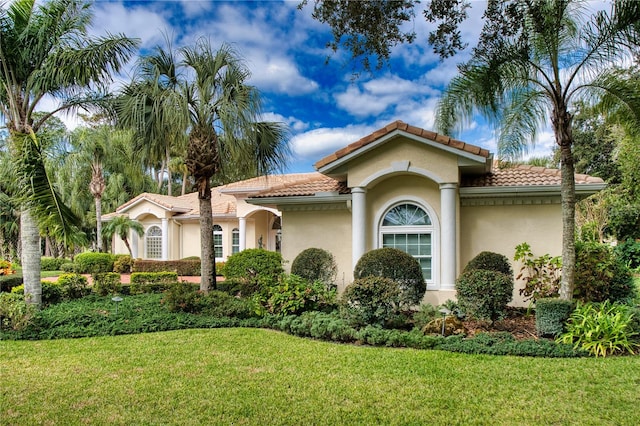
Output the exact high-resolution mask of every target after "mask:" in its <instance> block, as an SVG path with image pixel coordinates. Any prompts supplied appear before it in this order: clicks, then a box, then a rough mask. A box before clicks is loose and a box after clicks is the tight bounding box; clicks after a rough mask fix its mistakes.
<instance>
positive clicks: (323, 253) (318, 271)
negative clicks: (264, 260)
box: [291, 248, 338, 288]
mask: <svg viewBox="0 0 640 426" xmlns="http://www.w3.org/2000/svg"><path fill="white" fill-rule="evenodd" d="M337 272H338V266H337V265H336V260H335V258H334V257H333V255H332V254H331V253H330V252H328V251H327V250H324V249H320V248H308V249H305V250H303V251H302V252H300V254H298V255H297V256H296V258H295V259H294V260H293V263H292V264H291V273H292V274H295V275H298V276H299V277H302V278H305V279H307V280H309V281H310V282H314V281H320V282H321V283H323V284H324V285H325V286H326V287H327V288H332V287H335V279H336V274H337Z"/></svg>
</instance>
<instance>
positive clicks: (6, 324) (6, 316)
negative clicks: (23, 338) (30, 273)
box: [0, 293, 36, 330]
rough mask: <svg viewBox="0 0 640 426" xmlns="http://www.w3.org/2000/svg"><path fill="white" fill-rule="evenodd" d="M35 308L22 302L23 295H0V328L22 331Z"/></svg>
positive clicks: (29, 320)
mask: <svg viewBox="0 0 640 426" xmlns="http://www.w3.org/2000/svg"><path fill="white" fill-rule="evenodd" d="M35 312H36V307H35V306H34V305H31V304H28V303H26V302H25V300H24V295H20V294H16V293H0V328H9V329H11V330H22V329H24V328H26V327H27V326H28V325H29V324H30V322H31V320H32V318H33V316H34V314H35Z"/></svg>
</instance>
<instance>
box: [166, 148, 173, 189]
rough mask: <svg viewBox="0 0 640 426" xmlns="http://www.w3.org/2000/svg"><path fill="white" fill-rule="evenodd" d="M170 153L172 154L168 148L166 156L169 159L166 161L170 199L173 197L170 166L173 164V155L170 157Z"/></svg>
mask: <svg viewBox="0 0 640 426" xmlns="http://www.w3.org/2000/svg"><path fill="white" fill-rule="evenodd" d="M169 152H170V149H169V146H167V147H166V149H165V155H166V157H167V159H166V163H167V181H168V182H167V195H168V196H169V197H171V195H172V189H171V184H172V182H171V178H172V176H171V166H170V164H171V155H170V153H169Z"/></svg>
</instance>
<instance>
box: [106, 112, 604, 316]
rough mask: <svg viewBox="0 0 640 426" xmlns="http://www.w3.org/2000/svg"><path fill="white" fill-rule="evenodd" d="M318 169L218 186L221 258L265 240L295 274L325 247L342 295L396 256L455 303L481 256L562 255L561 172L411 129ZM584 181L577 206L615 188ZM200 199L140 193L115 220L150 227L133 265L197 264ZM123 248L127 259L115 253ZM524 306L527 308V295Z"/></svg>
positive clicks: (579, 181) (360, 145)
mask: <svg viewBox="0 0 640 426" xmlns="http://www.w3.org/2000/svg"><path fill="white" fill-rule="evenodd" d="M315 168H316V170H317V172H315V173H306V174H291V175H282V176H269V177H263V178H256V179H250V180H247V181H243V182H237V183H234V184H231V185H225V186H222V187H218V188H214V189H213V190H212V194H213V201H212V203H213V208H214V223H216V224H217V228H216V229H217V231H215V232H218V234H216V235H217V236H216V241H217V242H219V243H220V244H217V245H216V255H218V254H220V256H219V257H220V259H224V258H226V256H228V255H230V254H231V253H234V252H237V251H239V250H242V249H244V248H250V247H258V246H260V242H262V247H264V248H266V249H269V250H280V251H281V253H282V255H283V257H284V259H285V260H287V261H289V263H288V265H290V264H291V263H290V262H291V261H293V259H294V258H295V257H296V256H297V255H298V253H300V252H301V251H302V250H304V249H306V248H309V247H318V248H323V249H325V250H328V251H329V252H331V253H332V254H333V255H334V256H335V258H336V260H337V264H338V271H339V272H338V287H339V289H340V290H341V289H344V287H346V285H348V284H349V283H350V282H351V281H352V280H353V267H354V266H355V263H356V262H357V261H358V259H359V258H360V256H362V254H364V253H365V252H367V251H369V250H372V249H375V248H378V247H396V248H399V249H401V250H404V251H407V252H408V253H410V254H412V255H413V256H414V257H415V258H416V259H417V260H418V261H419V262H420V264H421V266H422V270H423V274H424V277H425V280H426V282H427V292H426V295H425V301H426V302H429V303H433V304H440V303H442V302H444V301H446V300H447V299H452V298H455V289H454V285H455V280H456V278H457V276H458V275H459V273H460V271H461V270H462V268H464V266H465V265H466V264H467V262H469V260H471V259H472V258H473V257H474V256H475V255H477V254H478V253H480V252H481V251H485V250H489V251H493V252H497V253H502V254H504V255H505V256H507V257H508V258H510V259H511V258H513V254H514V250H515V247H516V246H517V245H518V244H520V243H522V242H525V241H526V242H528V243H529V244H530V245H531V247H532V249H533V251H534V253H539V254H544V253H550V254H552V255H559V254H560V253H561V247H562V237H561V236H562V219H561V207H560V172H559V171H558V170H555V169H546V168H543V167H533V166H523V165H519V166H513V167H509V168H499V167H498V165H497V163H496V162H495V161H494V158H493V155H492V154H491V153H490V152H489V151H487V150H486V149H482V148H480V147H478V146H474V145H471V144H468V143H465V142H462V141H458V140H455V139H452V138H450V137H448V136H443V135H439V134H436V133H434V132H430V131H427V130H424V129H420V128H417V127H413V126H410V125H408V124H406V123H403V122H401V121H396V122H393V123H391V124H389V125H387V126H386V127H384V128H382V129H380V130H378V131H376V132H374V133H372V134H370V135H368V136H365V137H364V138H362V139H360V140H358V141H356V142H354V143H351V144H350V145H347V146H346V147H344V148H342V149H340V150H338V151H336V152H335V153H333V154H331V155H329V156H327V157H325V158H323V159H321V160H320V161H318V162H317V163H316V164H315ZM575 182H576V194H577V195H578V197H584V196H588V195H590V194H593V193H594V192H596V191H598V190H600V189H602V188H604V186H605V184H604V182H603V181H602V180H601V179H599V178H594V177H590V176H586V175H576V177H575ZM195 197H196V195H195V194H190V195H186V196H184V197H166V196H159V195H154V194H141V195H140V196H138V197H136V198H134V199H133V200H131V201H129V202H128V203H126V204H124V205H123V206H121V207H120V208H118V210H117V212H116V213H117V214H128V215H129V216H130V217H132V218H135V219H138V220H140V221H141V222H142V223H143V224H145V228H146V229H147V234H145V237H144V241H142V240H139V241H137V244H136V246H137V254H134V255H135V256H140V257H146V258H168V259H177V258H181V257H186V256H191V255H195V256H197V255H198V254H199V253H198V251H199V236H198V232H199V228H198V221H197V220H198V219H197V216H198V215H197V199H196V198H195ZM158 235H160V236H158ZM154 238H156V239H155V240H154ZM115 249H116V251H119V252H124V251H123V250H122V247H121V246H118V245H117V243H116V247H115ZM217 257H218V256H217ZM518 268H519V265H514V270H517V269H518ZM514 302H515V303H516V304H519V302H520V298H519V294H518V291H517V289H516V290H515V291H514Z"/></svg>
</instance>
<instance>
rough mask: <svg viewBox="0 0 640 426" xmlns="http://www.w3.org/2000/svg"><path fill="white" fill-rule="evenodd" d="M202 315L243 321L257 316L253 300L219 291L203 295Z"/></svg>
mask: <svg viewBox="0 0 640 426" xmlns="http://www.w3.org/2000/svg"><path fill="white" fill-rule="evenodd" d="M202 313H203V314H204V315H210V316H213V317H216V318H223V317H230V318H239V319H243V318H251V317H254V316H255V315H254V310H253V303H252V301H251V300H249V299H243V298H240V297H234V296H232V295H230V294H229V293H226V292H224V291H218V290H211V291H209V292H208V293H206V294H204V295H203V302H202Z"/></svg>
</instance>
